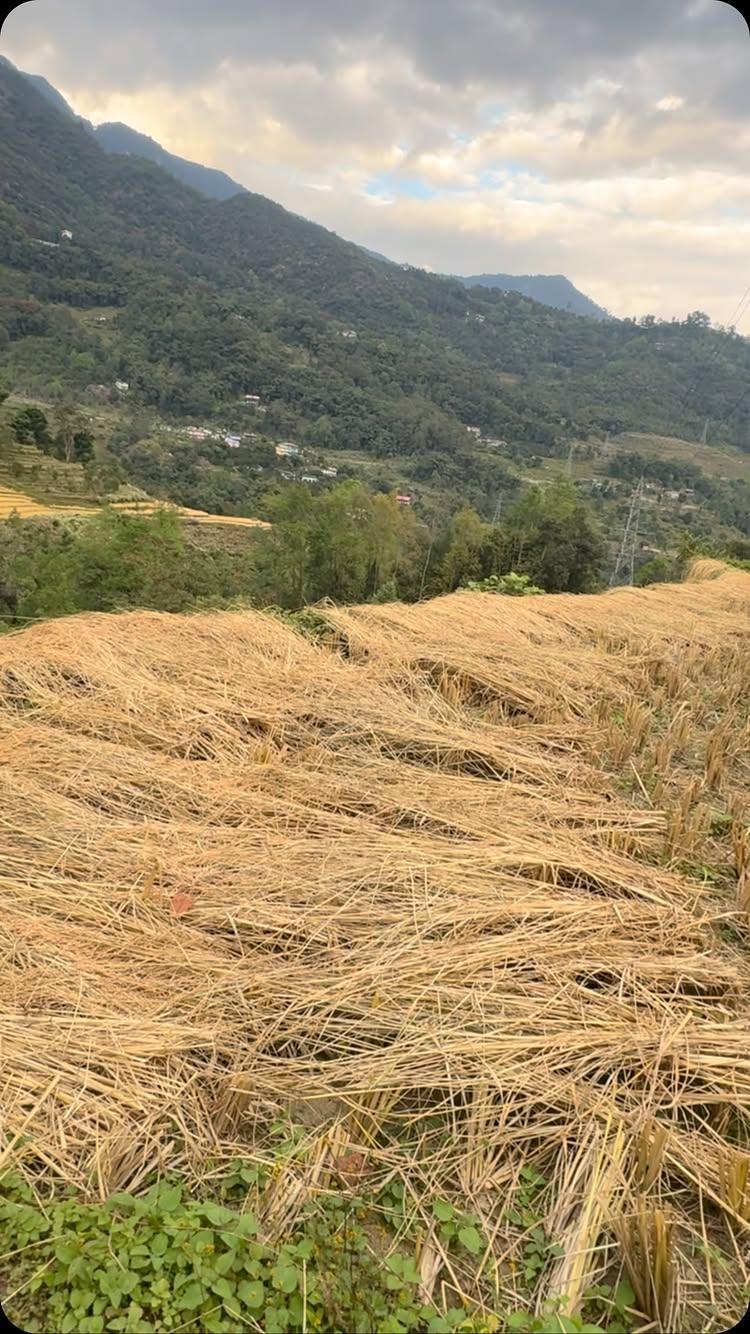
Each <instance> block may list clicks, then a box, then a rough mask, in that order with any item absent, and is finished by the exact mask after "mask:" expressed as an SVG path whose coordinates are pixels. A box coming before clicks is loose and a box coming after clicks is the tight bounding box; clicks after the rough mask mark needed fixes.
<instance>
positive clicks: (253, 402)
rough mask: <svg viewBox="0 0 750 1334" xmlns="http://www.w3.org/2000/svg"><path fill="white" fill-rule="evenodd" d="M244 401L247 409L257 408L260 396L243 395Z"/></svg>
mask: <svg viewBox="0 0 750 1334" xmlns="http://www.w3.org/2000/svg"><path fill="white" fill-rule="evenodd" d="M244 399H245V402H246V403H247V405H248V407H251V408H253V407H257V405H258V403H260V394H245V396H244Z"/></svg>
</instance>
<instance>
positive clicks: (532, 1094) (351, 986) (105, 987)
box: [0, 562, 750, 1329]
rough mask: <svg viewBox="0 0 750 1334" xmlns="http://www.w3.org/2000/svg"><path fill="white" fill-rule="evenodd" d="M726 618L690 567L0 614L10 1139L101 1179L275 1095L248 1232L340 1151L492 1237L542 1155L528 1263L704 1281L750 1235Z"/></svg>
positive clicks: (92, 1188) (741, 842) (721, 602)
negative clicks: (269, 1161) (426, 596)
mask: <svg viewBox="0 0 750 1334" xmlns="http://www.w3.org/2000/svg"><path fill="white" fill-rule="evenodd" d="M749 610H750V575H747V574H745V573H741V572H733V571H728V570H726V569H725V568H723V567H717V566H715V565H714V564H712V563H711V562H700V563H699V564H698V566H697V567H696V569H695V571H694V577H693V578H692V579H691V580H690V581H689V582H687V583H686V584H684V585H679V586H664V585H661V586H658V587H656V588H649V589H643V590H626V589H623V590H618V591H615V592H612V593H608V594H605V595H602V596H598V597H595V596H591V597H567V596H559V597H547V598H539V599H536V598H535V599H529V600H520V599H518V600H515V599H510V598H498V597H493V596H492V595H487V596H481V595H477V594H465V595H463V594H462V595H453V596H450V597H445V598H440V599H437V600H436V601H433V602H430V603H426V604H423V605H421V606H417V607H403V606H383V607H364V608H353V609H346V610H337V609H334V608H328V609H325V612H324V614H325V615H326V617H327V619H328V621H329V623H330V632H331V642H330V643H326V644H322V645H317V644H313V643H310V642H308V641H307V640H306V639H304V638H303V637H302V636H301V635H299V634H297V633H296V632H295V631H294V630H292V629H290V628H288V627H287V626H286V625H284V624H282V623H281V622H280V621H277V620H276V619H274V618H272V617H268V616H264V615H262V614H260V613H253V612H248V613H235V612H222V613H215V614H210V615H196V616H191V617H171V616H167V615H161V614H155V613H146V612H142V613H127V614H123V615H118V616H110V615H85V616H77V617H73V618H69V619H67V620H60V621H53V622H48V623H45V624H41V625H38V626H35V627H33V628H30V629H28V630H25V631H23V632H19V633H15V634H13V635H10V636H7V637H5V638H4V639H3V640H2V641H0V783H1V784H2V792H1V801H0V904H1V906H2V914H1V916H0V941H1V942H2V949H3V983H4V985H3V1001H2V1004H1V1005H0V1043H1V1044H2V1048H1V1056H2V1070H3V1074H2V1109H3V1126H2V1129H3V1140H2V1142H0V1152H2V1151H3V1149H4V1148H5V1149H6V1150H8V1149H12V1148H14V1147H15V1145H16V1140H15V1138H14V1137H21V1136H23V1137H24V1147H23V1149H22V1151H21V1152H22V1156H23V1160H24V1162H25V1164H26V1166H27V1169H28V1170H29V1171H30V1172H34V1173H36V1174H46V1175H48V1176H49V1177H51V1178H53V1179H55V1178H57V1179H59V1178H62V1179H64V1180H66V1181H69V1182H72V1183H74V1184H75V1185H76V1186H77V1187H78V1188H80V1189H81V1190H83V1191H88V1192H92V1193H94V1194H97V1193H101V1194H103V1193H105V1192H107V1191H110V1190H112V1189H117V1188H122V1187H128V1186H129V1187H137V1186H138V1183H139V1182H140V1181H142V1179H143V1177H144V1175H145V1174H146V1173H147V1172H148V1171H149V1170H151V1169H152V1168H153V1167H157V1168H159V1169H160V1170H163V1169H166V1168H168V1167H171V1168H174V1167H179V1168H180V1169H182V1170H184V1171H186V1172H187V1173H188V1174H189V1175H190V1174H192V1175H193V1176H195V1177H200V1176H201V1175H202V1174H204V1173H205V1171H206V1162H207V1160H208V1159H209V1158H211V1159H213V1160H215V1161H216V1160H218V1161H222V1160H224V1159H228V1158H230V1157H232V1156H233V1155H234V1154H235V1153H236V1152H237V1149H238V1146H239V1145H241V1146H242V1147H243V1151H245V1152H248V1151H251V1152H258V1153H262V1151H263V1148H262V1146H263V1142H264V1129H265V1127H266V1125H267V1122H268V1117H269V1115H270V1114H272V1113H273V1111H274V1109H275V1108H278V1107H287V1108H291V1109H292V1111H293V1112H294V1115H295V1116H296V1117H297V1118H298V1119H299V1120H301V1121H302V1122H303V1123H305V1124H307V1125H308V1127H309V1134H308V1139H307V1143H306V1150H305V1155H303V1157H304V1162H302V1163H300V1164H297V1165H292V1166H291V1167H290V1168H289V1171H288V1173H287V1174H285V1176H284V1177H283V1179H282V1180H281V1181H277V1182H276V1183H275V1185H274V1193H273V1199H270V1200H269V1201H268V1202H267V1217H268V1220H269V1226H270V1225H271V1222H272V1221H273V1220H274V1219H275V1220H276V1223H275V1226H277V1227H280V1226H282V1223H283V1221H284V1220H287V1221H288V1218H289V1217H290V1216H291V1215H292V1214H293V1212H294V1211H295V1210H296V1209H297V1208H298V1207H299V1204H300V1202H301V1201H302V1200H303V1199H304V1197H305V1192H306V1191H309V1190H311V1189H322V1188H324V1186H325V1183H326V1181H327V1180H328V1179H329V1176H330V1152H332V1151H333V1150H332V1147H331V1145H332V1144H333V1145H334V1146H335V1149H336V1153H337V1154H338V1155H339V1157H341V1155H343V1157H344V1159H345V1160H346V1161H350V1159H351V1161H357V1162H358V1163H359V1164H360V1165H362V1164H364V1166H363V1167H362V1170H363V1171H364V1170H366V1171H367V1173H368V1174H369V1176H368V1179H372V1180H374V1181H377V1180H380V1179H384V1178H385V1177H386V1176H387V1175H389V1174H392V1173H394V1172H395V1173H398V1174H400V1175H401V1176H402V1177H403V1179H404V1180H405V1181H406V1183H407V1187H408V1192H409V1197H410V1198H413V1199H414V1201H415V1206H414V1207H415V1208H416V1209H418V1208H419V1207H420V1202H421V1201H422V1200H424V1199H425V1198H426V1197H427V1196H428V1195H429V1194H430V1193H431V1192H434V1191H437V1190H439V1191H440V1193H442V1194H448V1195H450V1194H451V1193H452V1194H453V1195H454V1196H455V1197H456V1198H460V1197H463V1198H464V1199H468V1200H470V1201H471V1203H472V1206H473V1207H474V1208H475V1209H476V1210H478V1211H479V1212H480V1213H481V1214H482V1216H483V1218H484V1220H485V1226H486V1231H487V1235H488V1236H489V1237H492V1238H494V1241H493V1248H494V1250H495V1253H496V1255H498V1256H499V1255H501V1254H503V1253H505V1252H506V1251H507V1248H508V1245H509V1244H512V1241H513V1239H512V1237H511V1238H510V1241H509V1238H508V1234H507V1229H505V1226H504V1224H503V1223H502V1220H501V1216H500V1211H501V1209H502V1206H503V1204H504V1202H505V1198H506V1196H507V1192H508V1190H509V1189H511V1188H512V1186H513V1183H514V1182H515V1181H516V1180H517V1177H518V1170H519V1168H520V1166H522V1165H523V1164H524V1163H526V1164H528V1163H531V1164H533V1165H534V1166H536V1167H538V1168H539V1169H540V1170H541V1171H542V1172H543V1173H544V1174H545V1175H546V1177H547V1178H548V1179H549V1181H550V1183H551V1185H550V1187H549V1190H548V1199H547V1206H546V1207H548V1208H549V1218H550V1227H551V1229H552V1232H553V1235H554V1236H555V1237H556V1238H557V1239H560V1240H561V1244H563V1245H564V1246H565V1248H566V1253H565V1255H564V1256H563V1257H562V1259H561V1261H560V1264H559V1266H558V1268H557V1274H556V1277H555V1276H553V1280H552V1286H553V1288H554V1287H555V1283H557V1288H556V1290H557V1291H561V1290H562V1288H561V1286H560V1285H562V1286H563V1287H567V1289H568V1290H569V1291H571V1292H572V1294H573V1297H574V1299H575V1297H576V1294H577V1295H580V1293H581V1292H582V1291H583V1290H584V1289H585V1286H586V1284H587V1282H589V1281H590V1279H591V1276H592V1274H594V1273H596V1272H598V1271H600V1270H601V1269H602V1268H603V1267H605V1266H606V1265H607V1263H609V1261H610V1259H611V1238H612V1236H613V1235H617V1236H619V1237H620V1242H621V1245H622V1247H623V1251H624V1258H625V1260H626V1262H628V1263H631V1264H634V1265H635V1266H636V1268H638V1266H639V1265H640V1271H642V1273H643V1275H645V1277H643V1287H642V1291H643V1293H644V1294H646V1295H645V1296H644V1297H643V1302H644V1304H645V1303H646V1302H648V1309H647V1310H645V1311H644V1314H645V1315H648V1316H649V1318H651V1319H652V1320H654V1321H656V1322H657V1324H658V1323H659V1322H661V1324H662V1325H663V1326H664V1325H665V1324H666V1322H668V1321H669V1320H672V1319H673V1318H674V1312H675V1311H678V1310H679V1312H680V1318H681V1319H682V1320H683V1321H685V1320H687V1319H688V1315H687V1314H686V1312H689V1311H690V1310H691V1309H694V1310H695V1311H699V1310H701V1309H702V1308H701V1302H702V1300H703V1299H704V1298H705V1293H704V1292H703V1291H702V1290H701V1289H700V1287H699V1288H698V1290H697V1291H696V1290H695V1286H693V1287H691V1286H690V1283H689V1282H686V1283H685V1284H681V1283H680V1282H679V1281H678V1278H679V1272H678V1271H680V1266H681V1265H684V1264H686V1263H687V1260H686V1259H684V1257H685V1256H687V1255H688V1254H689V1253H690V1254H691V1252H690V1250H689V1247H690V1245H692V1241H691V1240H690V1239H691V1238H692V1237H695V1236H698V1237H699V1238H700V1236H704V1237H705V1227H706V1225H705V1222H702V1221H701V1220H703V1219H704V1217H705V1215H706V1214H708V1215H709V1216H710V1218H711V1219H713V1221H714V1224H715V1226H716V1227H718V1228H722V1227H723V1228H725V1229H727V1231H728V1232H731V1236H732V1238H733V1242H732V1244H733V1245H735V1246H736V1248H737V1258H738V1264H741V1256H742V1254H743V1247H745V1245H746V1239H747V1215H748V1210H747V1192H746V1165H743V1164H745V1158H744V1150H745V1149H746V1147H747V1128H748V1124H749V1121H748V1116H749V1114H750V1002H749V1001H748V996H750V960H749V958H748V953H747V905H746V903H745V899H746V897H747V889H746V876H747V856H748V854H747V841H746V834H745V833H744V830H745V826H746V824H747V807H746V804H745V797H744V796H743V791H746V789H747V779H748V776H749V761H748V754H749V753H750V748H749V747H748V744H747V743H748V722H747V684H748V679H749V677H748V664H749V662H750V651H749V647H748V611H749ZM717 737H718V738H719V740H717ZM660 748H661V750H660ZM660 760H661V764H660ZM717 813H718V815H721V816H722V819H723V822H724V824H725V825H726V833H725V834H723V835H722V836H721V837H719V836H718V835H716V834H715V833H712V829H713V828H714V826H715V824H716V820H717ZM722 827H723V826H722ZM701 861H703V862H705V863H706V864H707V865H710V866H712V867H717V866H718V868H719V872H718V875H719V879H718V881H716V880H715V879H708V878H707V879H705V880H704V881H702V880H701V878H700V873H699V870H698V869H697V868H698V866H699V864H700V862H701ZM687 872H691V873H687ZM743 877H745V880H743ZM722 932H723V933H724V934H722ZM724 936H727V938H726V939H725V938H724ZM329 1136H332V1137H333V1138H332V1141H331V1142H329V1140H328V1138H327V1137H329ZM329 1151H330V1152H329ZM326 1153H329V1157H328V1158H326ZM352 1155H353V1157H352ZM326 1163H328V1168H327V1167H326ZM327 1171H328V1172H329V1176H327V1175H326V1172H327ZM358 1171H359V1168H358ZM674 1218H676V1219H678V1222H679V1226H678V1227H676V1229H675V1227H673V1219H674ZM279 1220H281V1222H280V1221H279ZM727 1220H728V1221H727ZM712 1225H713V1224H712ZM730 1225H731V1226H730ZM607 1237H609V1238H610V1241H609V1242H608V1241H607ZM685 1238H687V1239H688V1240H687V1241H685V1240H684V1239H685ZM686 1247H687V1249H685V1248H686ZM681 1248H682V1249H681ZM639 1256H640V1259H638V1257H639ZM581 1257H583V1259H582V1258H581ZM644 1257H645V1258H644ZM680 1257H683V1258H680ZM427 1258H428V1259H429V1257H427ZM690 1263H691V1264H692V1263H693V1261H692V1260H691V1262H690ZM432 1267H433V1268H434V1266H432ZM429 1268H430V1265H428V1264H427V1259H426V1260H425V1273H427V1269H429ZM640 1271H639V1272H640ZM425 1281H426V1282H427V1279H426V1280H425ZM702 1281H703V1280H702ZM691 1318H694V1319H695V1320H698V1319H699V1317H698V1316H697V1315H696V1316H694V1317H691ZM670 1327H672V1326H670ZM688 1327H689V1326H688V1324H686V1323H683V1324H681V1325H680V1328H683V1329H686V1328H688ZM690 1327H693V1326H690ZM695 1327H696V1328H704V1327H705V1326H703V1325H701V1324H700V1323H699V1324H698V1325H696V1326H695Z"/></svg>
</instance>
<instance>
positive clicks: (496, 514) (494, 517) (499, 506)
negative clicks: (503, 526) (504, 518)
mask: <svg viewBox="0 0 750 1334" xmlns="http://www.w3.org/2000/svg"><path fill="white" fill-rule="evenodd" d="M502 508H503V497H502V492H501V493H500V495H499V496H498V498H497V504H496V506H495V512H494V514H493V515H492V522H493V524H495V523H497V522H498V520H499V518H500V511H501V510H502Z"/></svg>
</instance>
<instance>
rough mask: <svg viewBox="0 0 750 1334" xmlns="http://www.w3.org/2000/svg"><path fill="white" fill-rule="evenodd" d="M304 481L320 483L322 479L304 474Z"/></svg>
mask: <svg viewBox="0 0 750 1334" xmlns="http://www.w3.org/2000/svg"><path fill="white" fill-rule="evenodd" d="M302 481H303V482H319V481H320V478H319V477H313V475H312V473H309V472H304V473H303V474H302Z"/></svg>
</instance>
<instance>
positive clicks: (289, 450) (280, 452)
mask: <svg viewBox="0 0 750 1334" xmlns="http://www.w3.org/2000/svg"><path fill="white" fill-rule="evenodd" d="M298 454H299V446H298V445H293V444H292V442H291V440H282V441H281V443H280V444H278V445H277V446H276V457H277V458H280V459H296V457H297V455H298Z"/></svg>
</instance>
